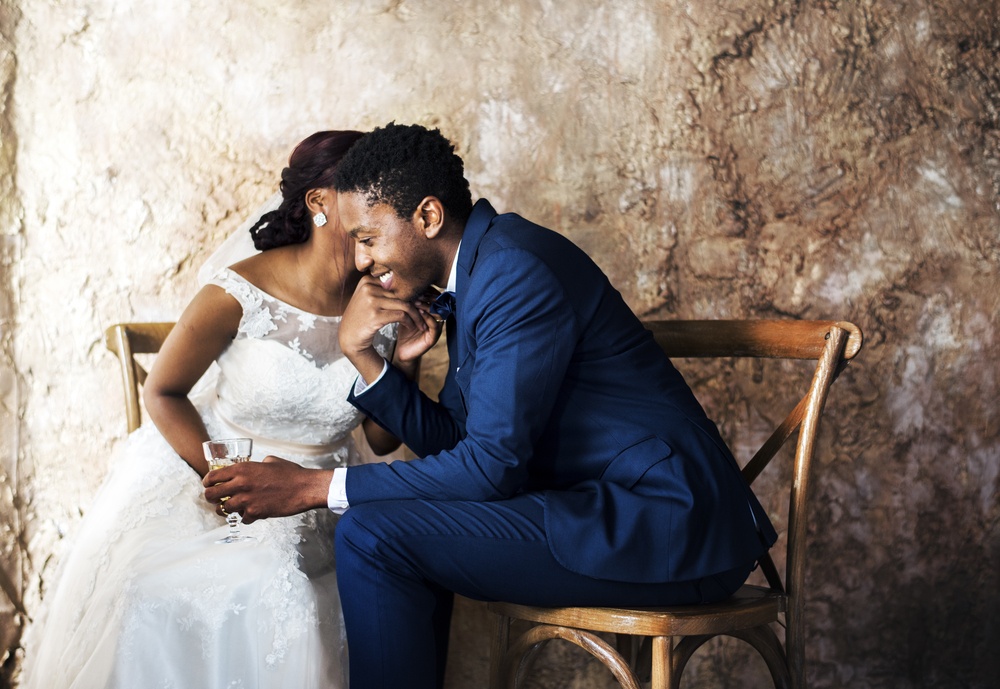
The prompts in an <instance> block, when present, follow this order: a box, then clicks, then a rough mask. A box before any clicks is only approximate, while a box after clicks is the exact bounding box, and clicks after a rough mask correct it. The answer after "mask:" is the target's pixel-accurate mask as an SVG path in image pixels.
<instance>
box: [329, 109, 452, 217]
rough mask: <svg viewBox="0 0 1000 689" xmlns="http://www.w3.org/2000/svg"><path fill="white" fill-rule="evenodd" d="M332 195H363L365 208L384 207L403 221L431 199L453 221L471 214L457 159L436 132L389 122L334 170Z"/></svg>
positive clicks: (360, 143)
mask: <svg viewBox="0 0 1000 689" xmlns="http://www.w3.org/2000/svg"><path fill="white" fill-rule="evenodd" d="M333 186H334V188H335V189H336V190H337V191H338V192H358V193H361V194H363V195H364V196H365V197H366V198H367V200H368V203H369V205H375V204H377V203H386V204H388V205H389V206H391V207H392V209H393V210H394V211H395V212H396V215H397V216H399V217H400V218H409V217H410V216H411V215H412V214H413V212H414V211H415V210H416V209H417V205H418V204H419V203H420V202H421V201H422V200H423V199H424V198H425V197H427V196H435V197H437V198H438V199H439V200H440V201H441V203H442V204H443V205H444V207H445V209H446V210H447V211H448V213H449V215H451V216H452V217H453V218H454V219H455V220H457V221H459V222H461V223H465V221H466V220H468V219H469V215H470V214H471V213H472V195H471V193H470V192H469V182H468V180H466V179H465V168H464V165H463V163H462V159H461V158H460V157H459V156H458V154H457V153H455V147H454V146H453V145H452V143H451V142H450V141H448V139H446V138H445V137H444V136H443V135H442V134H441V132H440V131H439V130H437V129H427V128H426V127H422V126H420V125H418V124H410V125H403V124H396V123H395V122H390V123H389V124H387V125H385V126H384V127H378V128H376V129H374V130H372V131H371V132H369V133H368V134H365V135H364V136H363V137H361V138H360V139H358V141H357V142H356V143H355V144H354V145H353V146H351V148H350V150H349V151H348V152H347V155H345V156H344V159H343V160H342V161H341V162H340V165H339V166H338V167H337V172H336V175H335V176H334V179H333Z"/></svg>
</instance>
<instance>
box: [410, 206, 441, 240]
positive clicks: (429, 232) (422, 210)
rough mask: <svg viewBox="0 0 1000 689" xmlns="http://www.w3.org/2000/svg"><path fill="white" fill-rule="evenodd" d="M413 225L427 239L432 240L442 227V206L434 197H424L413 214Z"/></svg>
mask: <svg viewBox="0 0 1000 689" xmlns="http://www.w3.org/2000/svg"><path fill="white" fill-rule="evenodd" d="M413 224H414V225H415V226H416V227H417V229H418V230H419V231H420V232H421V234H423V235H424V237H426V238H427V239H434V238H435V237H437V236H438V233H440V232H441V228H442V227H444V205H443V204H442V203H441V200H440V199H438V198H437V197H436V196H425V197H424V198H423V200H422V201H421V202H420V203H419V204H418V205H417V210H415V211H414V212H413Z"/></svg>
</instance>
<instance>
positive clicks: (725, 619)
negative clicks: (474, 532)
mask: <svg viewBox="0 0 1000 689" xmlns="http://www.w3.org/2000/svg"><path fill="white" fill-rule="evenodd" d="M489 609H490V610H492V611H493V612H495V613H497V614H499V615H503V616H506V617H510V618H513V619H518V620H527V621H529V622H535V623H537V624H550V625H555V626H560V627H574V628H578V629H590V630H594V631H601V632H614V633H618V634H633V635H638V636H699V635H703V634H725V633H727V632H730V631H734V630H739V629H747V628H750V627H756V626H758V625H762V624H770V623H771V622H776V621H777V620H778V614H779V613H782V612H784V611H785V594H783V593H781V592H778V591H773V590H771V589H768V588H764V587H761V586H751V585H745V586H743V587H741V588H740V589H739V590H738V591H737V592H736V593H734V594H733V596H732V597H731V598H729V599H728V600H725V601H722V602H721V603H711V604H707V605H684V606H676V607H669V608H540V607H534V606H531V605H517V604H514V603H490V604H489Z"/></svg>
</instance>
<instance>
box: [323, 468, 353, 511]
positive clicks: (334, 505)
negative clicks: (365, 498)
mask: <svg viewBox="0 0 1000 689" xmlns="http://www.w3.org/2000/svg"><path fill="white" fill-rule="evenodd" d="M326 504H327V506H328V507H329V508H330V510H331V511H332V512H334V513H335V514H343V513H344V512H346V511H347V508H348V507H350V506H351V505H350V503H348V502H347V467H337V468H336V469H334V470H333V480H332V481H330V492H328V493H327V494H326Z"/></svg>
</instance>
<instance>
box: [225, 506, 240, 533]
mask: <svg viewBox="0 0 1000 689" xmlns="http://www.w3.org/2000/svg"><path fill="white" fill-rule="evenodd" d="M226 521H227V522H228V523H229V537H230V538H237V537H238V536H239V535H240V515H239V514H237V513H236V512H232V513H230V514H228V515H226Z"/></svg>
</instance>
